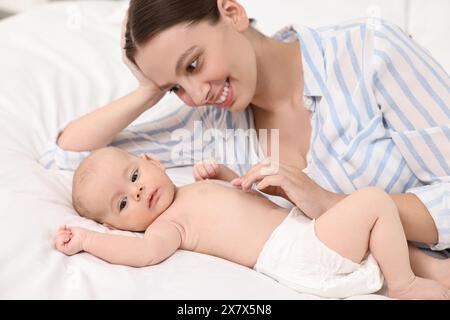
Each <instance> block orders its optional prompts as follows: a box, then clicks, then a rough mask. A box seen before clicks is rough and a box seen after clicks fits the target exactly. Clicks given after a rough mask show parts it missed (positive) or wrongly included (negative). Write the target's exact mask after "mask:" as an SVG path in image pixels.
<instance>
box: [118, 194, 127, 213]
mask: <svg viewBox="0 0 450 320" xmlns="http://www.w3.org/2000/svg"><path fill="white" fill-rule="evenodd" d="M127 202H128V199H127V197H124V198H122V200H120V204H119V212H120V211H122V210H123V209H124V208H125V207H126V206H127Z"/></svg>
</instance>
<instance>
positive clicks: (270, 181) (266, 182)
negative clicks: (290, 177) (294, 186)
mask: <svg viewBox="0 0 450 320" xmlns="http://www.w3.org/2000/svg"><path fill="white" fill-rule="evenodd" d="M282 183H283V177H282V176H280V175H274V176H266V177H264V178H262V179H261V181H260V182H259V183H258V184H257V185H256V188H257V189H258V190H263V189H266V188H268V187H283V186H282Z"/></svg>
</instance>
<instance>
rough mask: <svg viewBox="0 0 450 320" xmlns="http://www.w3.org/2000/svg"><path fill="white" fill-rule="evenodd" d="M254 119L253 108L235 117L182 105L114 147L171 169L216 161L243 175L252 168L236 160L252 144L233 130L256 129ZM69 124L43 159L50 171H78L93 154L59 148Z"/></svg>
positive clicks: (134, 129) (124, 135) (127, 131)
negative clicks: (85, 159) (146, 156)
mask: <svg viewBox="0 0 450 320" xmlns="http://www.w3.org/2000/svg"><path fill="white" fill-rule="evenodd" d="M251 119H252V116H251V110H250V109H249V108H247V110H246V111H243V112H239V113H231V112H229V111H227V110H226V109H222V108H218V107H215V106H207V107H198V108H189V107H186V106H184V105H181V106H180V107H178V108H177V109H175V110H174V111H173V112H172V113H170V114H168V115H166V116H165V117H162V118H158V119H154V120H151V121H147V122H145V123H142V124H138V125H133V126H130V127H128V128H126V129H124V130H123V131H122V132H120V133H119V134H118V135H117V137H115V138H114V140H113V141H112V142H111V144H110V145H111V146H114V147H118V148H122V149H124V150H127V151H128V152H130V153H133V154H135V155H140V154H143V153H146V154H149V155H152V156H154V157H155V158H157V159H158V160H159V161H161V163H162V164H164V165H165V166H166V167H167V168H171V167H179V166H187V165H193V164H194V163H196V162H198V161H200V160H202V159H205V158H215V159H216V160H218V161H220V162H222V163H225V164H227V165H229V166H230V167H231V168H232V169H233V170H234V171H236V172H237V173H240V174H243V172H245V170H246V168H247V167H248V165H247V166H246V163H247V162H246V161H245V159H244V161H242V160H241V161H236V159H235V158H234V156H235V155H236V154H239V155H241V154H246V153H247V152H248V151H247V150H246V148H248V145H249V144H248V143H245V141H241V140H240V139H239V137H236V136H235V135H234V132H235V131H234V130H230V129H235V128H240V129H241V130H244V131H245V130H248V129H249V128H250V127H251V126H252V121H251ZM68 123H69V122H67V123H64V124H63V125H62V126H61V127H60V129H59V130H58V131H57V132H56V134H55V135H54V137H53V138H52V140H51V141H50V142H49V143H48V146H47V148H46V150H45V151H44V152H43V153H42V155H41V157H40V159H39V162H40V163H41V165H43V166H44V167H45V168H47V169H57V170H70V171H74V170H76V168H77V167H78V166H79V165H80V163H81V161H83V159H84V158H86V157H87V156H88V155H89V154H90V151H85V152H73V151H66V150H63V149H61V148H60V147H59V146H58V145H57V144H56V141H57V137H58V136H59V134H60V133H61V132H62V130H63V129H64V128H65V127H66V126H67V124H68Z"/></svg>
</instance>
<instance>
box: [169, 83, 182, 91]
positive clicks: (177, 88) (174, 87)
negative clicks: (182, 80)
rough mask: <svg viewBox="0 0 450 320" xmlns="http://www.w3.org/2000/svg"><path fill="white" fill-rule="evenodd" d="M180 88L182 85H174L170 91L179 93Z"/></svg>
mask: <svg viewBox="0 0 450 320" xmlns="http://www.w3.org/2000/svg"><path fill="white" fill-rule="evenodd" d="M178 90H180V86H178V85H176V86H173V87H172V88H170V90H169V91H170V93H177V92H178Z"/></svg>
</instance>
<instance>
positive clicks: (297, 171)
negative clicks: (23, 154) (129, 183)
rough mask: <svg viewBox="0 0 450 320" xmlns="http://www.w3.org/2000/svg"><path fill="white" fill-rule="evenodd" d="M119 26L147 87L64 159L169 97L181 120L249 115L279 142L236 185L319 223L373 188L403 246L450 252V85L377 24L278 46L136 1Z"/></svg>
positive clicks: (168, 5)
mask: <svg viewBox="0 0 450 320" xmlns="http://www.w3.org/2000/svg"><path fill="white" fill-rule="evenodd" d="M125 23H126V28H124V29H125V31H126V32H125V40H126V43H125V62H126V63H127V64H128V66H129V67H130V69H131V70H132V71H133V73H134V74H135V75H136V76H137V78H138V79H139V80H140V83H141V85H140V87H139V89H138V90H136V91H134V92H133V93H131V94H130V95H128V96H126V97H124V98H122V100H121V101H120V100H119V101H120V102H121V104H125V103H126V104H127V105H128V107H127V109H125V108H120V107H118V104H117V103H116V104H115V103H114V102H113V103H112V104H110V105H108V106H106V107H103V108H102V109H99V110H97V111H95V112H93V113H92V114H89V115H87V116H85V117H83V118H81V119H79V120H77V121H74V122H73V123H71V124H70V125H69V126H68V127H67V128H66V129H65V130H64V132H63V133H62V134H61V135H60V137H59V140H58V143H59V145H60V146H61V147H62V148H63V149H67V150H78V151H80V150H90V149H95V148H98V147H101V146H104V145H106V144H108V143H110V142H111V141H112V139H113V138H114V137H115V136H116V135H117V133H118V132H119V131H121V130H122V129H123V128H124V127H126V126H127V125H128V124H129V123H131V122H132V121H133V120H134V119H135V118H136V117H138V116H139V115H140V114H141V113H142V112H143V111H145V110H146V109H148V108H149V106H152V105H153V104H154V103H156V101H158V100H159V99H160V98H161V97H162V96H163V94H164V93H166V92H169V91H170V92H174V93H175V94H177V95H178V96H179V97H180V98H181V99H182V100H183V101H184V102H185V103H186V104H187V105H189V106H203V105H215V106H216V107H217V108H222V109H221V111H220V112H223V111H222V110H223V109H225V110H228V111H231V112H233V113H236V114H237V113H239V112H240V111H243V110H246V111H249V110H251V111H252V115H253V120H254V127H255V128H256V129H278V130H279V164H278V163H277V165H278V166H279V170H278V171H277V172H271V171H270V170H261V169H263V168H265V167H267V166H269V165H273V164H272V163H270V162H269V161H263V162H261V163H259V164H257V165H255V166H254V167H253V168H251V169H250V170H249V171H248V172H247V173H246V174H245V175H244V176H242V177H241V178H239V179H236V180H235V181H234V184H235V185H240V186H241V187H242V188H244V189H248V188H250V187H251V185H252V184H253V183H257V186H258V188H260V189H262V190H264V191H266V192H268V193H271V194H275V195H281V196H283V197H285V198H287V199H289V200H291V201H292V202H293V203H295V205H297V206H298V207H299V208H300V209H302V210H303V211H304V212H305V213H307V214H308V215H309V216H313V217H314V216H316V217H317V216H319V215H320V214H321V213H322V212H324V211H325V210H327V209H328V208H330V207H331V206H332V205H333V204H335V203H336V202H337V201H339V200H340V199H342V198H343V197H345V195H346V194H347V193H350V192H352V191H354V190H355V189H358V188H361V187H364V186H369V185H376V186H379V187H382V188H383V189H385V190H386V191H387V192H389V193H390V194H391V197H392V199H393V200H394V201H395V203H396V204H397V206H398V209H399V212H400V216H401V220H402V223H403V226H404V228H405V233H406V236H407V238H408V240H411V241H417V242H422V243H426V244H429V245H430V246H431V247H432V248H433V249H435V250H440V249H446V248H449V247H450V228H449V226H450V207H449V204H448V203H450V201H448V199H450V195H449V194H450V181H449V176H450V169H449V162H450V154H449V150H450V125H449V123H450V110H449V101H450V94H449V91H450V90H449V78H448V75H447V74H446V73H445V71H443V70H442V69H441V68H440V67H439V65H438V64H437V63H436V62H435V61H434V60H433V59H431V58H430V57H429V56H427V54H426V53H425V52H424V51H423V50H422V49H421V48H419V47H418V46H417V45H416V44H415V43H413V42H412V41H411V40H410V39H409V38H408V37H407V36H406V35H404V34H403V33H402V32H401V31H400V30H399V29H398V28H396V27H394V26H392V25H390V24H388V23H386V22H384V21H378V20H373V21H363V22H359V23H352V24H345V25H338V26H333V27H329V28H322V29H318V30H314V29H310V28H305V27H298V28H288V29H286V30H284V31H283V32H282V33H280V34H278V38H277V39H272V38H268V37H265V36H264V35H262V34H261V33H259V32H258V31H257V30H255V29H253V28H252V27H251V26H250V25H249V20H248V18H247V16H246V13H245V10H244V8H243V7H242V6H241V5H240V4H239V3H238V2H237V1H235V0H196V1H189V2H187V1H180V0H167V1H148V0H147V1H144V0H132V1H131V2H130V7H129V14H128V22H126V21H125ZM279 40H281V41H279ZM124 99H125V100H124ZM94 123H95V124H98V123H104V124H105V125H104V126H100V125H99V126H97V128H98V127H100V128H102V130H98V129H95V128H94V126H92V125H91V124H94ZM89 128H91V129H89ZM82 133H84V137H89V140H87V139H85V138H76V137H81V136H82ZM160 143H162V142H161V141H160ZM269 143H278V141H269ZM268 150H271V148H268ZM267 156H271V154H270V152H267ZM260 160H262V159H260ZM411 250H415V249H411Z"/></svg>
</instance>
